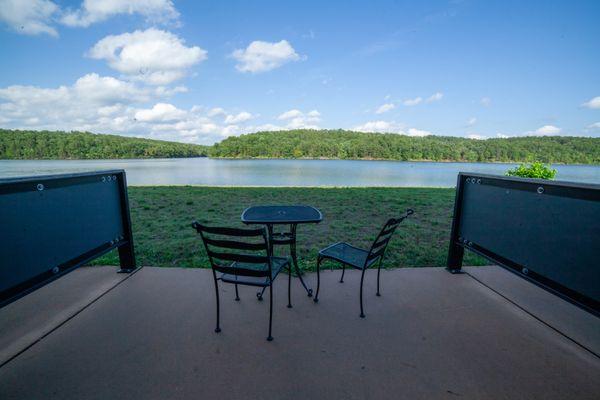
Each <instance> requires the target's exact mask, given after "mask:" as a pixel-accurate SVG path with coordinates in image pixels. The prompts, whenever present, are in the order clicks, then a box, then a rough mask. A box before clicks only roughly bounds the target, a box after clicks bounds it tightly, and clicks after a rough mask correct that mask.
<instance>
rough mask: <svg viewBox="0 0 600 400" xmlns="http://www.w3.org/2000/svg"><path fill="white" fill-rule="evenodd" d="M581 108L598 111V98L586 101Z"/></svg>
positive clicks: (599, 107)
mask: <svg viewBox="0 0 600 400" xmlns="http://www.w3.org/2000/svg"><path fill="white" fill-rule="evenodd" d="M582 106H584V107H587V108H592V109H596V110H597V109H600V96H597V97H594V98H593V99H590V100H589V101H586V102H585V103H583V104H582Z"/></svg>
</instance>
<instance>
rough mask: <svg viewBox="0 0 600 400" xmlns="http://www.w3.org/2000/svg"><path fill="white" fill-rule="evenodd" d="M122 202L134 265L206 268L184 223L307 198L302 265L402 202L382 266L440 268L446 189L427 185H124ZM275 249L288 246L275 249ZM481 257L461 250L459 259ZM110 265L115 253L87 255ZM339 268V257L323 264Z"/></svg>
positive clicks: (379, 221)
mask: <svg viewBox="0 0 600 400" xmlns="http://www.w3.org/2000/svg"><path fill="white" fill-rule="evenodd" d="M128 192H129V204H130V209H131V219H132V227H133V238H134V242H135V250H136V258H137V260H138V264H139V265H151V266H155V267H195V268H196V267H201V268H207V267H209V262H208V258H207V256H206V253H205V251H204V248H203V246H202V242H201V240H200V238H199V237H198V234H197V233H196V232H195V231H194V230H193V229H192V228H191V222H192V221H193V220H198V221H201V222H204V223H206V224H211V225H227V226H237V227H240V228H241V227H244V226H245V225H243V224H242V222H241V221H240V215H241V213H242V211H243V210H244V209H245V208H246V207H247V206H250V205H252V204H274V203H277V204H310V205H312V206H315V207H317V208H319V209H320V210H321V211H322V212H323V216H324V219H323V222H321V223H320V224H306V225H301V226H299V227H298V258H299V263H300V266H301V268H302V269H304V270H314V269H315V268H316V255H317V252H318V251H319V249H321V248H323V247H325V246H326V245H328V244H331V243H335V242H338V241H346V242H349V243H352V244H354V245H356V246H360V247H363V248H368V247H369V245H371V243H372V241H373V239H374V238H375V236H376V235H377V234H378V233H379V230H380V229H381V226H382V225H383V223H384V222H385V221H386V220H387V219H388V218H390V217H392V216H398V215H399V214H400V213H402V212H403V211H404V210H406V209H407V208H413V209H414V210H415V213H414V214H413V215H412V216H411V217H410V218H408V219H407V220H406V221H404V222H402V225H400V227H399V228H398V230H397V231H396V233H395V234H394V237H393V238H392V240H391V241H390V244H389V247H388V250H387V252H386V261H385V263H384V265H385V266H386V267H389V268H398V267H423V266H428V267H443V266H445V265H446V257H447V253H448V240H449V239H450V227H451V224H452V213H453V205H454V193H455V191H454V189H432V188H344V189H342V188H241V187H237V188H235V187H234V188H225V187H198V186H195V187H190V186H187V187H173V186H172V187H164V186H163V187H159V186H157V187H135V186H133V187H129V189H128ZM277 251H278V252H279V251H288V250H285V249H278V250H277ZM482 263H486V261H485V260H483V259H481V258H479V257H476V256H474V255H473V254H472V253H470V252H467V253H466V254H465V265H482ZM94 264H96V265H118V264H119V257H118V254H117V253H116V252H113V253H110V254H107V255H106V256H104V257H102V258H100V259H98V260H96V261H94ZM329 266H331V267H333V268H339V266H340V265H339V264H333V263H332V264H327V265H326V266H325V267H326V268H328V267H329Z"/></svg>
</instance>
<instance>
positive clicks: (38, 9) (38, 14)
mask: <svg viewBox="0 0 600 400" xmlns="http://www.w3.org/2000/svg"><path fill="white" fill-rule="evenodd" d="M58 10H59V7H58V6H57V5H56V4H55V3H53V2H52V1H48V0H29V1H25V0H0V21H2V22H4V23H5V24H6V25H8V26H9V27H11V29H13V30H14V31H15V32H18V33H23V34H26V35H38V34H43V33H45V34H48V35H51V36H58V32H57V31H56V29H55V28H53V27H52V26H51V23H52V17H53V15H54V14H56V12H57V11H58Z"/></svg>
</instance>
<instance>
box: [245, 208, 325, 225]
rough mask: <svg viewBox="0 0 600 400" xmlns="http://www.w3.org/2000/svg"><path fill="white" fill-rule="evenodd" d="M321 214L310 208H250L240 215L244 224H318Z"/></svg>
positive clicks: (321, 218)
mask: <svg viewBox="0 0 600 400" xmlns="http://www.w3.org/2000/svg"><path fill="white" fill-rule="evenodd" d="M322 220H323V214H321V211H319V210H318V209H316V208H314V207H311V206H252V207H249V208H247V209H245V210H244V212H243V213H242V222H243V223H245V224H307V223H319V222H321V221H322Z"/></svg>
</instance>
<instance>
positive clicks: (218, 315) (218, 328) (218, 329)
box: [213, 270, 221, 333]
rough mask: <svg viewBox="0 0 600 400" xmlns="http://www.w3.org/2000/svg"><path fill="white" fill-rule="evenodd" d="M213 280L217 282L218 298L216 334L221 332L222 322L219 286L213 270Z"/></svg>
mask: <svg viewBox="0 0 600 400" xmlns="http://www.w3.org/2000/svg"><path fill="white" fill-rule="evenodd" d="M213 278H214V280H215V295H216V297H217V327H216V328H215V332H217V333H219V332H221V326H220V324H219V321H220V318H219V317H220V310H219V308H220V307H219V285H218V284H217V275H216V274H215V271H214V270H213Z"/></svg>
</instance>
